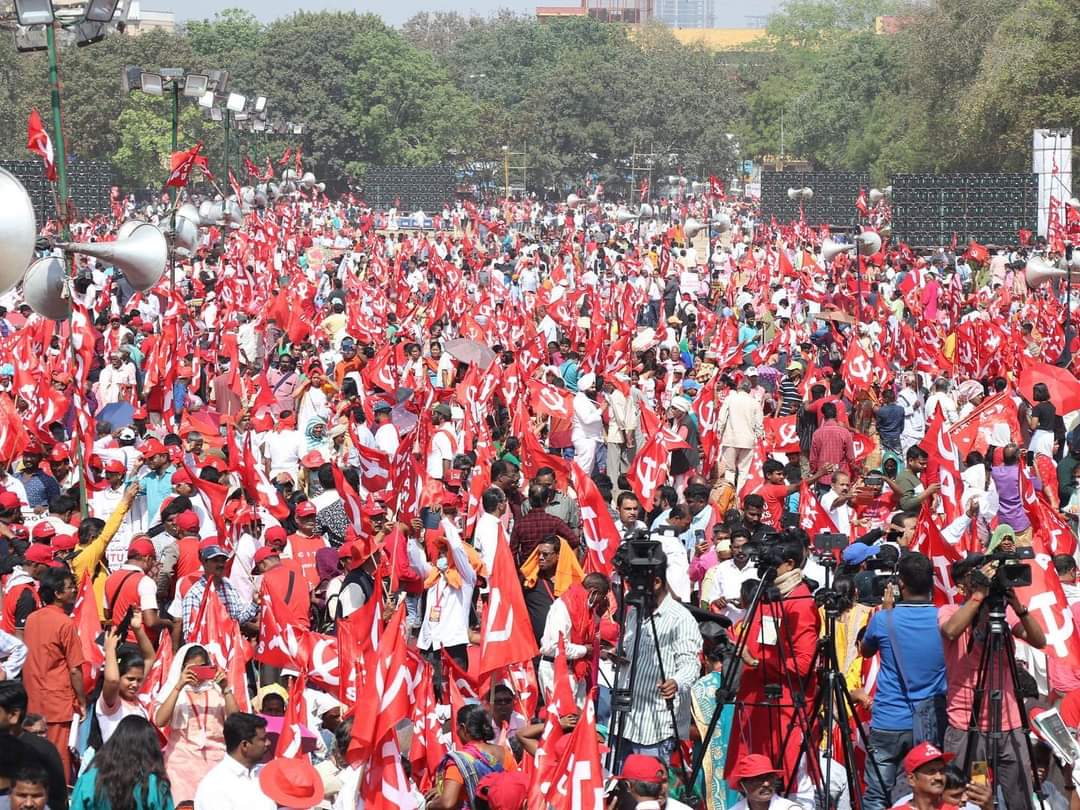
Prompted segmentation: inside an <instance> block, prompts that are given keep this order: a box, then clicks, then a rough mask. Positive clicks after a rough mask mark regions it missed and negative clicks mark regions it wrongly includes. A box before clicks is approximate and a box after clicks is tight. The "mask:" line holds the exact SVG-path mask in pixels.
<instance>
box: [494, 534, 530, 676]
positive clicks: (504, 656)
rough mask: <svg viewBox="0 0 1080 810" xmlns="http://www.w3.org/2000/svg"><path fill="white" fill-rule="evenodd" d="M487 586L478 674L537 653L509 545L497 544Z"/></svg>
mask: <svg viewBox="0 0 1080 810" xmlns="http://www.w3.org/2000/svg"><path fill="white" fill-rule="evenodd" d="M491 567H492V570H491V575H490V576H489V577H488V586H489V587H490V589H491V591H490V594H489V597H488V603H487V606H486V607H485V608H484V620H483V622H482V627H483V632H482V635H481V636H480V674H481V675H484V674H486V673H488V672H493V671H495V670H497V669H502V668H503V667H505V666H509V665H510V664H517V663H520V662H522V661H528V660H530V659H532V658H534V657H535V656H536V655H538V654H539V652H540V650H539V648H538V647H537V646H536V637H535V636H534V635H533V634H532V633H531V632H529V612H528V609H527V608H526V607H525V595H524V594H523V593H522V592H521V583H520V581H519V580H518V572H517V569H516V568H515V567H514V560H513V557H512V556H511V554H510V547H509V546H508V545H506V544H505V543H498V544H497V545H496V547H495V561H494V562H493V563H492V566H491Z"/></svg>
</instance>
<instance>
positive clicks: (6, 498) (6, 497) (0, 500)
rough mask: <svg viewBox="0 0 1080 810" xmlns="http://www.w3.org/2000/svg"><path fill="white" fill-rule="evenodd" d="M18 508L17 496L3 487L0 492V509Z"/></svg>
mask: <svg viewBox="0 0 1080 810" xmlns="http://www.w3.org/2000/svg"><path fill="white" fill-rule="evenodd" d="M18 508H19V496H18V495H16V494H15V493H14V492H12V491H11V490H9V489H5V490H4V491H3V492H0V509H2V510H4V511H7V510H8V509H18Z"/></svg>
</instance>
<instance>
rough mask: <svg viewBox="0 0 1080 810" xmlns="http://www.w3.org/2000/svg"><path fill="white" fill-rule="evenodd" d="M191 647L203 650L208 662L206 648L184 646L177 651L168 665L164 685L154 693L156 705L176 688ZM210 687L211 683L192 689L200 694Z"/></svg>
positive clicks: (201, 646)
mask: <svg viewBox="0 0 1080 810" xmlns="http://www.w3.org/2000/svg"><path fill="white" fill-rule="evenodd" d="M193 647H198V648H199V649H200V650H203V652H204V653H205V654H206V659H207V660H208V661H209V660H210V653H209V652H206V648H205V647H204V646H203V645H202V644H185V645H184V646H183V647H181V648H180V649H179V650H177V651H176V654H175V655H174V656H173V659H172V663H171V664H170V665H169V677H167V678H166V679H165V683H164V684H163V685H162V687H161V688H160V689H159V690H158V691H157V692H156V693H154V702H155V703H157V704H158V705H161V704H162V703H164V702H165V698H167V697H168V696H169V695H170V694H172V691H173V690H174V689H175V688H176V685H177V684H178V683H180V678H181V676H182V675H183V674H184V659H185V658H187V654H188V653H189V652H190V651H191V649H192V648H193ZM212 686H213V684H212V683H209V684H206V685H205V686H204V685H203V684H199V685H198V686H196V687H194V689H195V691H199V692H201V691H205V689H206V688H209V687H212ZM185 691H186V690H185Z"/></svg>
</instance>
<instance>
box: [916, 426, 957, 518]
mask: <svg viewBox="0 0 1080 810" xmlns="http://www.w3.org/2000/svg"><path fill="white" fill-rule="evenodd" d="M919 447H921V448H922V449H923V450H925V451H926V452H927V454H928V455H929V456H930V459H929V463H928V464H927V468H926V477H925V479H924V481H923V482H924V483H925V484H927V485H928V486H929V485H930V484H940V485H941V491H940V492H939V497H940V498H941V506H942V511H943V512H944V514H945V521H944V525H945V526H948V525H949V524H951V523H952V522H953V521H954V520H956V519H957V518H959V517H961V516H962V515H963V514H964V507H963V504H962V503H961V496H962V495H963V493H964V486H963V482H962V481H961V480H960V454H959V453H957V452H956V445H954V444H953V441H952V439H951V438H950V437H949V433H948V431H947V430H945V414H944V412H943V411H942V410H941V408H936V409H934V413H933V416H931V417H930V424H929V425H928V426H927V428H926V435H925V436H924V437H923V440H922V441H921V442H920V443H919Z"/></svg>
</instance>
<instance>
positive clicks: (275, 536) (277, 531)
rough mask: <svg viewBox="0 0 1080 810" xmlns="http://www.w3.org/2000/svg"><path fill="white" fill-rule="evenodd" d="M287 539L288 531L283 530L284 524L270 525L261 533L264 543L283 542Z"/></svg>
mask: <svg viewBox="0 0 1080 810" xmlns="http://www.w3.org/2000/svg"><path fill="white" fill-rule="evenodd" d="M288 539H289V533H288V532H286V531H285V527H284V526H271V527H270V528H269V529H267V530H266V532H265V533H264V534H263V540H264V541H266V543H268V544H269V543H282V544H284V543H285V542H286V541H287V540H288Z"/></svg>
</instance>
